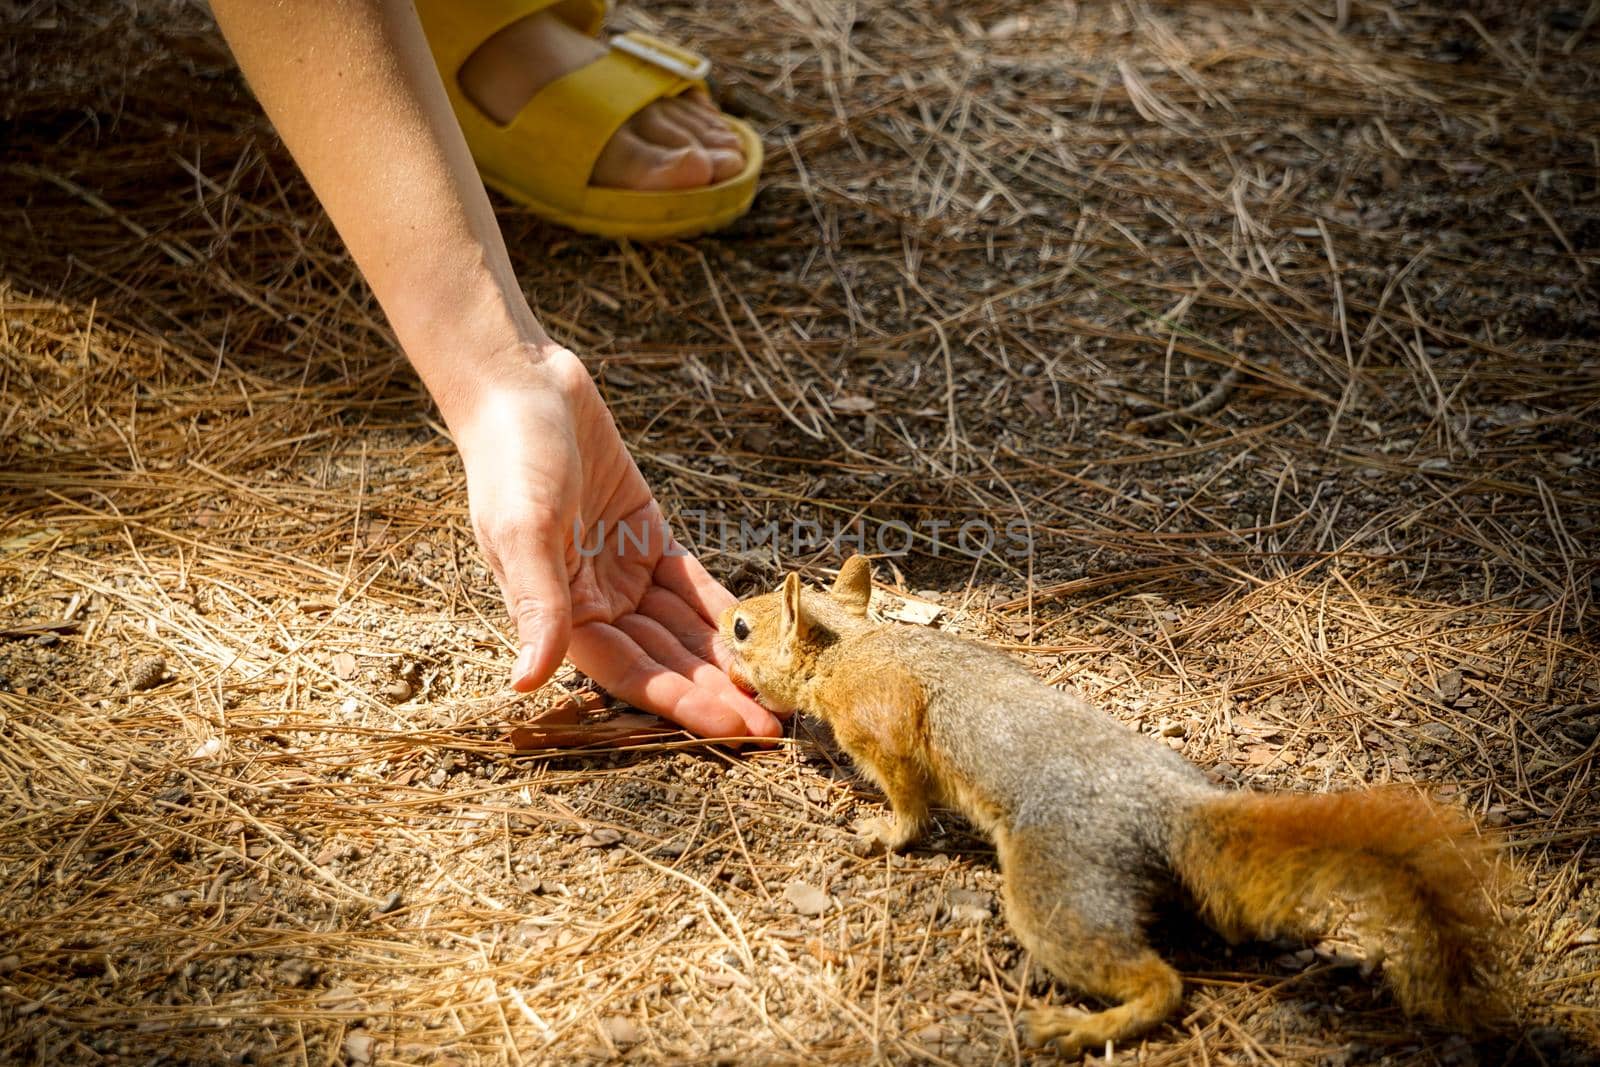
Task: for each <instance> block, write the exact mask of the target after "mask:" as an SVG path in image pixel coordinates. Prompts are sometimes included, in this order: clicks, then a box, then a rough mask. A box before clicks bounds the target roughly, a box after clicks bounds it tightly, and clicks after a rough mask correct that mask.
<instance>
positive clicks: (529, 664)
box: [511, 645, 538, 686]
mask: <svg viewBox="0 0 1600 1067" xmlns="http://www.w3.org/2000/svg"><path fill="white" fill-rule="evenodd" d="M537 651H538V650H537V649H536V648H534V647H533V646H532V645H523V646H522V649H521V651H519V652H518V653H517V662H516V665H515V666H513V667H512V668H511V684H512V685H513V686H515V685H516V684H517V683H518V682H520V681H522V680H523V679H524V678H526V677H527V676H528V672H529V671H531V670H533V657H534V654H535V653H536V652H537Z"/></svg>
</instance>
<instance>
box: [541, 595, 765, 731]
mask: <svg viewBox="0 0 1600 1067" xmlns="http://www.w3.org/2000/svg"><path fill="white" fill-rule="evenodd" d="M568 655H569V656H570V657H571V659H572V662H573V664H574V665H575V666H576V667H577V668H578V669H579V670H581V671H583V673H585V674H587V675H588V676H589V677H591V678H593V679H594V680H595V681H597V682H599V683H600V684H601V685H602V686H604V687H605V688H606V689H607V690H608V691H609V692H611V693H614V694H616V695H617V696H619V697H621V698H622V699H623V700H626V701H627V702H628V703H630V704H632V705H633V706H634V707H637V708H643V709H644V710H646V711H653V712H655V713H656V714H657V715H660V716H661V717H662V718H664V719H670V720H671V721H672V722H675V723H677V724H678V725H679V726H682V727H683V728H684V729H686V730H688V731H689V732H690V733H692V734H696V735H698V736H700V737H713V738H723V737H728V738H732V737H749V736H752V735H751V734H750V733H749V728H748V727H747V726H746V724H745V720H744V717H743V716H742V715H740V714H739V711H738V710H737V709H736V708H734V707H732V706H730V705H728V704H726V703H724V702H723V701H722V700H720V699H718V698H717V697H716V696H715V695H713V694H711V693H708V692H706V691H705V690H703V689H700V688H699V687H698V686H695V685H693V684H691V683H690V681H689V680H688V679H687V678H685V677H684V676H683V675H681V674H678V673H676V672H674V671H671V670H668V669H667V668H666V667H664V666H662V665H661V664H660V663H657V662H656V661H655V660H653V659H651V658H650V657H649V656H648V655H646V654H645V651H644V649H642V648H640V647H639V645H638V644H637V643H636V642H635V641H634V640H633V638H631V637H629V636H628V635H627V634H625V633H623V632H622V631H621V630H619V629H617V628H616V627H615V626H611V625H608V624H606V623H590V624H588V625H586V626H580V627H578V629H577V630H576V631H575V632H574V633H573V635H572V645H571V647H570V648H569V649H568Z"/></svg>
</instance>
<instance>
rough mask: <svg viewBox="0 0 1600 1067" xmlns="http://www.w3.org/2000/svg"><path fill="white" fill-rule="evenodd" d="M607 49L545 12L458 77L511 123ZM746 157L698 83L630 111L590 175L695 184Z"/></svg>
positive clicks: (481, 52) (510, 31)
mask: <svg viewBox="0 0 1600 1067" xmlns="http://www.w3.org/2000/svg"><path fill="white" fill-rule="evenodd" d="M605 52H606V46H605V45H604V44H602V43H601V42H599V41H597V40H595V39H594V38H592V37H589V36H587V35H586V34H582V33H579V32H578V31H577V30H575V29H573V28H572V27H571V26H569V25H568V24H567V23H565V22H563V21H562V20H561V19H559V18H557V17H556V16H555V15H554V14H553V13H551V12H549V11H540V12H537V13H535V14H533V15H529V16H527V17H526V18H523V19H519V20H518V21H516V22H514V23H512V24H511V25H510V26H507V27H506V28H505V29H503V30H501V31H500V32H499V33H497V34H495V35H494V36H493V37H490V38H489V39H488V40H487V41H485V42H484V43H483V44H482V45H481V46H479V48H478V50H477V51H475V52H473V53H472V55H471V57H469V58H468V59H467V61H466V63H464V64H462V67H461V71H460V74H459V75H458V77H459V78H460V82H461V90H462V92H463V93H465V94H466V96H467V99H469V100H471V101H472V103H473V104H474V105H476V106H477V107H478V108H479V109H480V110H481V111H483V113H484V114H485V115H488V116H489V117H490V118H491V119H493V120H494V121H496V122H499V123H502V124H504V123H507V122H510V121H511V119H512V118H514V117H515V116H516V114H517V112H518V111H520V110H522V108H523V106H524V105H525V104H526V103H527V102H528V100H529V99H530V98H532V96H533V95H534V94H535V93H537V92H538V91H539V90H540V89H542V88H544V86H545V85H547V84H548V83H550V82H552V81H554V80H555V79H557V78H559V77H561V76H562V75H564V74H567V73H570V72H571V71H574V70H577V69H578V68H579V67H582V66H585V65H586V64H589V63H592V62H593V61H594V60H596V59H598V58H599V57H600V56H602V55H604V54H605ZM744 163H745V159H744V151H743V149H742V147H741V145H740V143H739V138H738V137H737V136H736V135H735V134H734V132H733V131H732V130H731V129H729V128H728V125H727V123H726V122H724V121H723V119H722V112H720V111H718V110H717V106H716V105H715V104H713V103H712V102H711V99H710V97H708V96H706V94H705V93H703V92H700V91H698V90H692V91H690V92H687V93H684V94H682V95H680V96H676V97H671V98H668V99H665V100H656V101H654V102H652V103H650V104H648V105H646V106H645V108H644V109H643V110H641V111H640V112H639V113H638V114H636V115H634V116H633V117H632V118H630V119H629V120H628V121H627V122H626V123H625V124H624V125H623V127H622V128H621V129H620V130H618V131H617V132H616V133H615V134H614V135H613V136H612V138H611V140H610V141H608V142H607V143H606V146H605V148H604V149H603V150H602V151H601V153H600V157H599V159H597V160H596V161H595V164H594V172H593V174H592V175H591V176H590V180H591V182H593V184H595V185H602V186H610V187H612V188H617V189H638V190H668V189H694V188H698V187H699V186H702V185H710V184H712V183H714V182H720V181H723V180H725V179H727V178H731V177H734V176H735V175H737V174H738V173H739V172H740V171H741V170H743V169H744Z"/></svg>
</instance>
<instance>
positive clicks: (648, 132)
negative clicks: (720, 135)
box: [628, 100, 700, 148]
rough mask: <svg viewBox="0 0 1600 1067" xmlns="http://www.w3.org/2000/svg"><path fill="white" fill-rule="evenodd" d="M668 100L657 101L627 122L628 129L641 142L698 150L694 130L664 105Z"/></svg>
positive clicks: (698, 142)
mask: <svg viewBox="0 0 1600 1067" xmlns="http://www.w3.org/2000/svg"><path fill="white" fill-rule="evenodd" d="M671 102H672V101H670V100H657V101H656V102H655V103H653V104H651V105H650V106H649V107H647V108H645V109H644V110H643V111H641V112H639V113H638V114H637V115H635V116H633V118H631V119H629V120H628V129H630V130H632V131H633V132H634V133H636V134H638V135H639V136H640V137H641V138H642V139H643V140H645V141H647V142H649V143H650V144H653V145H659V146H660V147H662V148H699V147H700V138H699V137H697V136H695V131H694V128H693V127H692V126H690V125H688V124H687V123H685V122H684V121H682V119H681V118H680V116H678V115H677V114H675V113H674V112H673V110H672V109H671V108H669V107H667V106H666V105H668V104H670V103H671Z"/></svg>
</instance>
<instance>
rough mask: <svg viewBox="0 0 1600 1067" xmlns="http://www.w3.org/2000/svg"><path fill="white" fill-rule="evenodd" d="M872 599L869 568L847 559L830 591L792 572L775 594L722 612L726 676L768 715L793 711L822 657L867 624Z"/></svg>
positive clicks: (863, 562) (858, 560)
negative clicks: (807, 584)
mask: <svg viewBox="0 0 1600 1067" xmlns="http://www.w3.org/2000/svg"><path fill="white" fill-rule="evenodd" d="M871 598H872V564H870V563H868V562H867V559H866V557H865V556H851V557H850V558H849V559H847V560H845V562H844V566H843V567H841V568H839V577H838V578H836V579H835V580H834V583H833V589H832V591H830V592H828V593H821V592H817V591H816V590H813V589H806V588H804V587H803V586H801V584H800V576H799V575H798V574H791V575H789V576H788V577H786V578H785V579H784V580H783V585H782V586H781V587H780V588H779V589H777V590H775V591H774V592H771V593H764V594H762V595H761V596H754V597H751V598H750V599H748V600H743V601H740V602H739V603H737V604H735V605H734V606H733V607H731V608H729V609H728V610H727V611H725V612H723V613H722V619H721V621H720V624H719V633H718V635H717V638H718V640H719V641H720V642H721V643H722V647H723V648H725V649H727V650H728V651H729V653H730V654H731V655H730V658H731V659H732V661H733V662H732V665H731V666H730V667H729V668H728V677H730V678H731V679H733V684H734V685H736V686H738V687H739V688H740V689H742V690H744V691H745V692H746V693H748V694H750V695H751V696H753V697H756V698H757V699H758V700H759V701H760V702H761V703H762V704H763V705H765V706H766V707H768V708H770V709H771V710H772V711H775V712H777V713H779V714H787V713H789V712H792V711H795V710H796V709H798V708H799V706H800V704H801V702H802V693H803V692H804V690H805V687H806V686H807V685H808V684H809V683H810V682H811V681H812V680H813V679H814V677H815V675H816V670H817V663H818V660H819V659H820V657H821V656H822V654H823V653H824V652H825V651H827V649H828V648H830V647H831V646H833V645H834V644H836V643H837V642H838V641H839V639H840V638H841V637H845V636H848V635H850V634H853V633H856V632H859V631H860V630H862V629H863V628H865V627H866V626H867V625H869V624H868V622H867V602H868V601H869V600H870V599H871Z"/></svg>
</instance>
